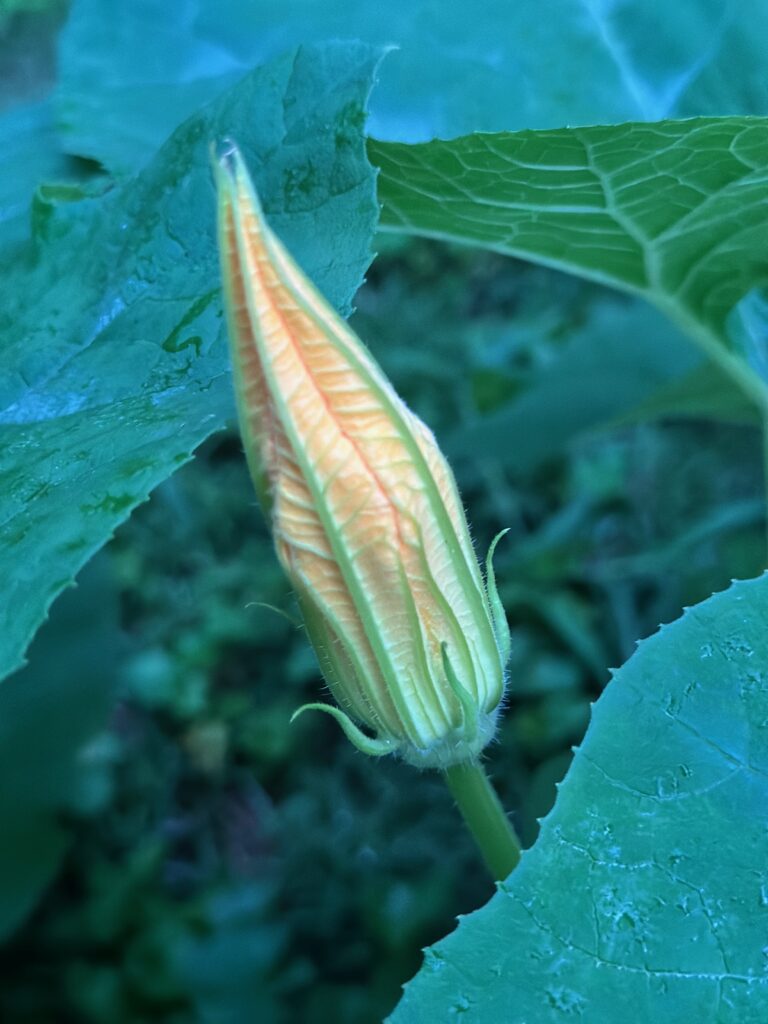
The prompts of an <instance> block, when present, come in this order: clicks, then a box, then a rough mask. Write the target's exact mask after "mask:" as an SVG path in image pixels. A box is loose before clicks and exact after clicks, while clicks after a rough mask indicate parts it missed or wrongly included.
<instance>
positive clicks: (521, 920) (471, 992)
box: [390, 576, 768, 1024]
mask: <svg viewBox="0 0 768 1024" xmlns="http://www.w3.org/2000/svg"><path fill="white" fill-rule="evenodd" d="M767 621H768V576H763V577H761V578H760V579H757V580H752V581H749V582H742V583H735V584H734V585H733V586H732V587H731V588H730V589H729V590H728V591H726V592H725V593H723V594H718V595H716V596H715V597H712V598H710V599H709V600H708V601H705V602H703V603H702V604H700V605H697V606H696V607H694V608H691V609H689V610H688V611H686V613H685V614H684V615H683V617H682V618H681V619H679V620H678V621H677V622H675V623H673V624H672V625H669V626H665V627H662V629H661V630H660V631H659V632H658V633H657V634H656V635H655V636H653V637H651V638H650V639H649V640H645V641H643V642H642V643H641V644H640V646H639V648H638V650H637V652H636V653H635V655H634V656H633V657H632V658H631V659H630V660H629V661H628V662H627V664H626V665H624V667H623V668H622V669H620V670H619V671H618V672H617V673H616V675H615V678H614V679H613V681H612V682H611V683H610V684H609V685H608V687H607V689H606V691H605V693H604V694H603V696H602V697H601V698H600V700H599V701H598V702H597V704H596V705H595V706H594V708H593V715H592V723H591V725H590V727H589V729H588V731H587V735H586V738H585V740H584V742H583V744H582V746H581V747H580V748H579V750H578V751H577V752H576V754H575V757H574V761H573V764H572V767H571V769H570V771H569V772H568V775H567V776H566V779H565V781H564V782H563V783H562V785H561V787H560V792H559V795H558V798H557V802H556V804H555V807H554V809H553V810H552V812H551V813H550V814H549V816H548V817H547V818H546V819H545V821H544V822H543V823H542V828H541V833H540V837H539V840H538V842H537V843H536V845H535V846H534V847H533V848H532V849H531V850H529V851H527V852H526V853H525V854H524V855H523V859H522V861H521V864H520V866H519V868H518V869H517V870H516V871H515V872H514V873H513V874H512V875H511V876H510V878H509V879H508V880H507V882H506V883H504V884H503V885H502V886H501V887H500V891H499V892H498V893H497V895H496V896H494V897H493V899H492V900H491V901H490V903H488V905H487V906H486V907H484V908H483V909H481V910H479V911H477V912H476V913H474V914H472V915H470V916H469V917H468V918H466V919H464V920H462V921H461V922H460V924H459V927H458V929H457V930H456V931H455V932H454V933H453V934H452V935H450V936H449V937H448V938H447V939H445V940H443V941H442V942H440V943H438V944H437V945H436V946H434V947H432V948H430V949H428V950H426V955H425V961H424V966H423V967H422V969H421V971H420V972H419V974H418V975H417V976H416V978H415V980H414V981H412V982H411V983H410V984H409V985H408V986H407V988H406V992H405V996H404V998H403V1000H402V1002H401V1003H400V1005H399V1007H398V1008H397V1010H396V1011H395V1013H394V1014H393V1016H392V1017H391V1018H390V1020H391V1022H392V1024H417V1022H418V1024H421V1022H422V1021H425V1020H450V1019H452V1017H453V1016H455V1015H460V1016H461V1019H462V1020H464V1021H466V1022H467V1024H473V1022H478V1024H481V1022H482V1024H485V1022H487V1021H497V1020H498V1021H510V1022H513V1021H514V1022H520V1024H522V1022H524V1021H535V1022H536V1024H556V1022H557V1024H560V1022H561V1021H562V1020H563V1019H566V1018H570V1017H573V1018H574V1019H579V1020H585V1021H589V1022H590V1024H614V1021H615V1020H616V1018H617V1013H618V1012H620V1013H623V1014H625V1015H627V1014H629V1019H631V1020H637V1021H651V1020H652V1021H655V1022H659V1024H689V1022H691V1021H697V1022H712V1024H760V1022H762V1021H764V1020H766V1018H768V974H767V973H766V967H765V944H766V942H765V936H766V933H767V929H768V873H767V872H766V856H765V854H766V826H765V822H766V817H767V816H768V673H767V672H766V670H765V665H766V663H767V662H768V640H766V637H767V636H768V631H767V630H766V623H767Z"/></svg>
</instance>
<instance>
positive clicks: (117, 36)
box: [57, 0, 768, 173]
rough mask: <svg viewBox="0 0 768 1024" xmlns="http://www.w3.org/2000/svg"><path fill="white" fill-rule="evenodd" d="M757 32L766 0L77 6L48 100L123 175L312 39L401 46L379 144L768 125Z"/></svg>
mask: <svg viewBox="0 0 768 1024" xmlns="http://www.w3.org/2000/svg"><path fill="white" fill-rule="evenodd" d="M661 18H663V23H664V31H663V33H660V32H659V30H658V26H659V21H660V19H661ZM767 33H768V8H766V6H765V4H764V3H762V0H740V2H739V3H738V4H735V3H731V4H727V5H724V4H723V3H722V2H721V0H678V3H676V4H675V5H674V7H673V8H671V9H670V7H669V5H662V4H661V3H660V2H659V0H622V2H621V3H608V2H605V0H546V2H545V3H543V4H542V3H519V4H503V3H491V2H487V0H486V2H483V3H479V4H471V5H467V4H463V5H462V4H442V5H437V4H435V2H434V0H392V2H390V3H388V4H386V5H383V4H381V3H378V2H375V0H327V2H325V3H322V4H319V3H316V2H315V0H294V2H293V3H291V4H289V5H282V6H281V7H280V8H279V9H278V8H275V7H274V6H273V5H270V4H254V3H252V2H250V0H176V2H175V3H173V4H168V3H167V2H164V0H143V2H142V3H136V2H135V0H74V2H73V4H72V12H71V15H70V18H69V22H68V24H67V26H66V28H65V31H64V34H63V36H62V42H61V49H60V61H59V63H60V75H61V83H60V87H59V89H58V93H57V100H58V104H59V111H60V121H61V128H62V135H63V138H64V139H65V142H66V145H67V147H68V148H69V150H70V151H72V152H75V153H78V154H80V155H87V156H91V157H94V158H95V159H98V160H101V161H102V162H103V163H104V164H105V165H106V166H107V167H108V168H109V169H110V170H111V171H113V172H118V173H120V172H122V173H124V172H127V171H130V170H132V169H135V168H137V167H140V166H142V165H143V164H144V163H145V162H146V160H147V158H148V156H149V155H150V154H151V153H152V152H153V151H154V149H155V148H156V147H157V146H158V145H159V144H160V143H161V142H162V141H163V140H164V139H165V137H166V136H167V135H168V133H169V132H170V131H171V129H172V128H173V127H175V125H176V124H178V122H179V120H180V119H181V118H182V117H184V116H187V115H188V114H190V113H192V111H193V110H195V109H196V108H197V106H199V104H200V103H201V102H203V100H204V99H205V98H207V97H211V96H215V95H216V94H217V93H218V92H220V91H221V90H223V89H224V88H226V87H227V86H228V85H230V84H231V82H232V81H233V80H234V78H236V77H237V75H238V74H241V73H242V72H243V71H244V70H245V69H246V68H247V67H249V66H250V65H251V64H253V63H255V62H257V61H263V60H265V59H268V58H270V57H272V56H273V55H274V54H276V53H280V52H282V51H283V50H285V49H287V48H288V47H290V46H295V45H296V44H297V43H303V42H306V41H308V40H313V39H314V40H322V39H339V38H341V39H347V38H356V39H361V40H365V41H366V42H369V43H374V44H376V45H387V44H388V45H394V46H395V47H396V52H395V53H393V54H392V56H391V57H390V58H389V60H387V62H386V64H385V66H384V68H383V72H382V77H381V82H380V85H379V87H378V88H377V90H376V95H375V97H374V102H373V109H372V120H371V128H372V133H373V134H374V135H376V136H377V137H378V138H386V139H393V140H401V141H408V142H415V141H422V140H425V139H430V138H432V137H434V136H441V137H449V136H454V135H460V134H463V133H466V132H470V131H478V130H480V131H517V130H520V129H524V128H555V127H560V126H561V125H564V124H571V125H574V124H595V123H601V124H606V123H611V122H619V121H630V120H648V121H658V120H661V119H663V118H670V117H687V116H691V115H699V114H719V113H730V114H768V53H767V52H766V48H765V46H764V45H763V39H764V38H765V36H766V34H767ZM425 53H428V54H429V59H428V60H425V57H424V55H425ZM542 55H545V59H542ZM574 83H577V86H576V87H575V85H574Z"/></svg>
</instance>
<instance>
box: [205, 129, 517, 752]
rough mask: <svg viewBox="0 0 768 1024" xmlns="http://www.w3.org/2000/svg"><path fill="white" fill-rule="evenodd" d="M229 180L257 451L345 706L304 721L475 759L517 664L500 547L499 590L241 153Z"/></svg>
mask: <svg viewBox="0 0 768 1024" xmlns="http://www.w3.org/2000/svg"><path fill="white" fill-rule="evenodd" d="M216 177H217V185H218V192H219V241H220V249H221V260H222V269H223V278H224V294H225V303H226V309H227V316H228V323H229V337H230V342H231V349H232V363H233V370H234V380H235V391H236V396H237V405H238V411H239V417H240V425H241V431H242V435H243V440H244V444H245V448H246V453H247V456H248V461H249V465H250V469H251V472H252V475H253V478H254V481H255V484H256V488H257V491H258V493H259V495H260V498H261V501H262V504H263V505H264V507H265V511H266V512H267V514H268V516H269V517H270V519H271V525H272V531H273V534H274V540H275V546H276V548H277V554H278V556H279V559H280V562H281V563H282V565H283V568H284V569H285V571H286V573H287V575H288V577H289V578H290V580H291V583H292V584H293V586H294V588H295V590H296V594H297V597H298V601H299V604H300V606H301V610H302V613H303V617H304V621H305V624H306V628H307V632H308V634H309V637H310V640H311V641H312V644H313V645H314V647H315V650H316V651H317V656H318V659H319V661H320V666H321V669H322V672H323V675H324V677H325V679H326V681H327V683H328V686H329V688H330V690H331V693H332V694H333V696H334V698H335V700H336V702H337V705H338V706H337V707H334V706H331V705H326V704H311V705H306V706H305V708H301V709H299V710H300V711H303V710H305V709H306V708H307V707H311V708H321V709H322V710H325V711H328V712H329V713H331V714H332V715H334V717H336V718H337V719H338V721H339V722H340V724H341V726H342V728H343V729H344V731H345V732H346V734H347V736H348V737H349V738H350V739H351V740H352V741H353V742H354V743H355V744H356V745H357V746H358V747H359V748H360V749H362V750H364V751H365V752H366V753H369V754H385V753H390V752H396V753H398V754H399V755H400V756H401V757H403V758H404V759H405V760H406V761H409V762H410V763H412V764H416V765H419V766H431V767H440V768H444V767H447V766H449V765H451V764H454V763H457V762H459V761H463V760H466V759H468V758H471V757H474V756H475V755H476V754H477V753H479V751H480V750H482V748H483V747H484V746H485V745H486V743H487V742H488V741H489V739H490V738H491V736H492V735H493V732H494V728H495V718H496V715H497V711H498V708H499V704H500V702H501V699H502V696H503V692H504V667H505V664H506V661H507V656H508V653H509V631H508V627H507V622H506V618H505V615H504V611H503V609H502V607H501V604H500V601H499V597H498V593H497V590H496V584H495V581H494V576H493V570H492V568H491V557H490V556H491V555H492V553H493V547H494V546H495V542H494V545H492V549H491V552H490V553H489V558H488V563H487V571H486V578H485V580H484V579H483V576H482V574H481V571H480V568H479V566H478V563H477V559H476V556H475V553H474V550H473V547H472V542H471V540H470V536H469V530H468V527H467V522H466V518H465V515H464V510H463V508H462V506H461V502H460V500H459V495H458V492H457V489H456V484H455V481H454V478H453V474H452V473H451V470H450V468H449V466H448V464H447V462H446V460H445V458H444V457H443V455H442V454H441V452H440V450H439V449H438V447H437V444H436V443H435V439H434V437H433V436H432V434H431V432H430V431H429V430H428V428H427V427H426V426H425V425H424V424H423V423H422V422H421V420H419V419H418V418H417V417H416V416H415V415H414V414H413V413H412V412H411V411H410V410H409V409H408V408H407V407H406V405H405V404H404V403H403V402H402V400H401V399H400V398H399V397H398V395H397V394H396V393H395V391H394V390H393V388H392V386H391V384H390V383H389V381H388V380H387V378H386V377H385V376H384V374H383V373H382V371H381V369H380V368H379V367H378V366H377V364H376V363H375V361H374V360H373V358H372V357H371V355H370V353H369V352H368V350H367V349H366V348H365V346H364V345H363V344H362V342H361V341H360V340H359V339H358V338H357V337H356V336H355V334H354V333H353V332H352V331H351V330H350V328H349V327H348V325H347V324H346V323H345V321H344V320H343V319H341V318H340V317H339V315H338V314H337V313H336V311H335V310H334V309H333V308H332V307H331V306H330V304H329V303H328V302H327V301H326V300H325V299H324V298H323V296H322V295H320V293H319V292H318V291H317V289H316V288H315V287H314V286H313V285H312V283H311V282H310V281H309V280H308V278H307V277H306V276H305V275H304V274H303V273H302V271H301V270H300V269H299V267H298V266H297V265H296V263H295V262H294V261H293V259H292V258H291V256H290V255H289V254H288V252H287V251H286V249H285V248H284V247H283V245H282V244H281V242H280V241H279V240H278V239H277V238H276V236H275V235H274V234H273V233H272V231H271V230H270V228H269V226H268V225H267V223H266V221H265V219H264V217H263V214H262V212H261V208H260V205H259V202H258V199H257V197H256V194H255V191H254V188H253V185H252V183H251V181H250V178H249V176H248V172H247V170H246V167H245V165H244V163H243V160H242V158H241V156H240V154H239V152H238V151H237V149H236V147H235V146H234V145H232V144H227V147H226V149H225V151H224V152H223V154H222V155H220V156H219V158H218V159H217V161H216ZM497 539H498V538H497ZM297 713H299V712H297ZM361 727H362V728H361Z"/></svg>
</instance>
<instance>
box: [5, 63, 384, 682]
mask: <svg viewBox="0 0 768 1024" xmlns="http://www.w3.org/2000/svg"><path fill="white" fill-rule="evenodd" d="M375 63H376V54H375V52H374V51H372V50H371V49H370V48H369V47H367V46H364V45H363V44H325V45H317V46H310V47H308V48H302V49H299V50H298V51H295V52H293V53H291V54H288V55H287V56H285V57H282V58H279V59H277V60H275V61H274V62H272V63H271V64H270V65H268V66H267V67H265V68H263V69H261V70H257V71H255V72H254V73H253V74H251V75H250V76H248V77H247V78H245V79H244V80H243V81H242V82H241V83H240V84H238V85H237V86H235V87H234V88H233V89H232V90H231V91H229V92H228V93H226V94H224V95H223V96H222V97H220V98H219V100H217V101H216V102H215V103H214V104H213V105H211V106H210V107H208V108H206V109H205V110H204V111H202V112H201V113H200V114H199V115H197V116H195V117H193V118H192V119H191V120H190V121H188V122H187V123H186V124H184V125H183V126H182V127H181V128H180V129H179V130H178V131H177V132H176V133H175V134H174V135H173V137H172V138H171V139H170V140H169V142H168V143H167V144H166V146H164V147H163V149H162V151H161V152H160V153H159V155H158V157H157V158H156V160H154V161H153V162H152V163H151V164H150V165H149V166H148V167H147V169H146V170H145V171H144V172H142V174H141V175H139V176H138V177H137V178H136V179H135V180H133V181H130V182H128V183H126V184H125V185H124V186H123V187H122V188H120V189H115V190H112V191H111V192H108V193H107V194H106V195H103V196H102V197H100V198H83V199H80V201H76V202H70V203H59V204H56V203H55V202H53V201H49V200H45V199H42V198H41V199H38V201H37V205H36V211H35V222H36V230H37V233H36V237H35V240H34V246H33V247H32V249H31V251H30V252H29V254H28V257H27V259H26V260H25V261H24V262H23V263H22V264H21V265H19V266H18V267H17V268H16V271H15V272H14V273H11V274H9V275H6V277H5V279H4V281H3V292H4V301H3V313H2V315H1V316H0V424H1V425H2V426H1V427H0V432H1V433H0V524H2V525H0V565H1V566H2V576H3V579H4V587H3V596H2V602H1V603H0V676H2V675H4V674H6V673H7V672H9V671H11V670H12V669H14V668H15V667H16V666H18V665H19V664H20V663H21V659H22V655H23V651H24V648H25V647H26V644H27V642H28V641H29V638H30V636H31V635H32V633H33V632H34V630H35V629H36V628H37V626H38V625H39V624H40V622H41V621H42V619H43V618H44V615H45V612H46V609H47V608H48V606H49V604H50V602H51V601H52V600H53V598H54V597H55V596H56V595H57V594H58V593H59V592H60V591H61V590H62V588H63V587H65V586H67V585H68V584H69V583H70V582H71V580H72V578H73V576H74V574H75V573H76V572H77V571H78V569H79V568H80V567H81V566H82V565H83V564H84V563H85V562H86V561H87V559H88V558H89V557H90V556H91V555H92V554H93V552H94V551H96V550H97V549H98V548H99V547H100V546H101V545H103V544H104V543H105V541H107V540H108V539H109V537H110V535H111V533H112V531H113V530H114V528H115V526H116V525H117V524H118V523H120V522H121V521H122V520H124V519H125V518H126V516H127V515H128V514H129V513H130V511H131V509H132V508H133V507H134V506H135V505H136V504H137V503H138V502H140V501H142V500H144V499H145V498H146V496H147V494H148V493H149V491H150V490H151V489H152V488H153V487H154V486H155V485H156V484H157V483H159V482H160V481H161V480H162V479H164V478H165V477H167V476H168V475H169V474H170V473H171V472H173V470H174V469H175V468H176V467H177V466H179V465H180V464H181V463H182V462H184V461H185V460H186V459H188V458H189V457H190V454H191V452H192V451H193V449H194V448H195V447H196V446H197V445H198V444H199V443H200V441H202V440H203V438H205V437H206V436H207V435H208V434H210V433H211V432H212V431H213V430H216V429H217V428H219V427H220V426H221V425H222V424H223V423H224V422H225V420H226V418H227V417H228V415H229V411H230V386H229V382H228V360H227V354H226V345H225V344H224V340H223V333H222V318H221V309H220V302H219V284H218V279H219V274H218V261H217V256H216V246H215V230H214V211H215V205H214V193H213V185H212V182H211V175H210V169H209V154H208V146H209V143H210V141H211V140H213V139H216V138H218V137H221V136H222V135H225V134H232V135H233V136H234V137H236V138H237V139H238V141H239V143H240V145H241V147H242V148H243V151H244V153H245V155H246V158H247V160H248V162H249V164H250V165H251V168H252V169H253V172H254V174H255V176H256V179H257V181H258V185H259V188H260V190H261V193H262V195H263V198H264V203H265V208H266V210H267V212H268V214H269V215H270V217H271V219H272V222H273V224H274V225H275V227H276V229H277V230H278V232H279V233H280V235H281V236H282V237H283V238H284V239H285V241H286V242H287V244H288V246H289V247H290V248H291V249H292V250H293V251H294V252H295V253H296V254H297V256H298V258H299V259H300V260H301V262H302V263H303V265H304V266H305V268H306V269H307V271H308V272H309V273H310V274H311V276H312V277H313V278H314V279H315V281H316V282H317V284H318V285H319V286H320V288H321V289H322V290H323V291H324V292H325V293H326V294H327V295H328V296H329V297H330V298H331V300H332V301H333V302H334V303H335V304H336V305H337V306H338V307H339V308H340V309H341V310H342V311H344V312H348V310H349V303H350V299H351V296H352V294H353V293H354V291H355V289H356V287H357V286H358V284H359V283H360V280H361V277H362V275H363V273H364V271H365V268H366V266H367V264H368V262H369V259H370V255H369V249H368V247H369V243H370V239H371V236H372V233H373V230H374V225H375V219H376V212H377V210H376V204H375V196H374V186H373V172H372V170H371V168H370V166H369V164H368V163H367V161H366V159H365V153H364V147H363V141H362V135H361V131H362V124H363V119H364V103H365V98H366V96H367V93H368V90H369V88H370V83H371V77H372V74H373V68H374V66H375ZM168 526H169V532H172V529H173V528H172V524H170V523H169V524H168Z"/></svg>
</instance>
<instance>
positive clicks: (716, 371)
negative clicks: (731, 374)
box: [618, 362, 760, 424]
mask: <svg viewBox="0 0 768 1024" xmlns="http://www.w3.org/2000/svg"><path fill="white" fill-rule="evenodd" d="M664 417H674V418H680V417H689V418H691V419H714V420H722V421H723V422H726V423H754V424H756V423H759V421H760V418H759V416H758V414H757V410H756V408H755V405H754V403H753V402H750V401H748V399H747V398H746V396H745V394H744V392H743V390H742V389H740V388H738V387H737V386H736V384H735V383H734V382H733V381H732V380H731V379H730V378H728V377H726V376H725V375H724V374H723V371H722V370H721V369H720V368H719V367H718V366H717V365H716V364H715V363H712V362H704V363H702V364H701V365H700V366H697V367H696V368H695V369H693V370H691V372H690V373H688V374H686V375H685V376H684V377H681V378H679V379H678V380H674V381H672V382H671V383H669V384H666V385H664V386H663V387H661V388H659V390H658V391H656V392H655V393H654V394H652V395H650V396H649V397H648V398H647V399H645V400H643V401H642V402H640V403H639V404H638V405H637V406H636V407H635V408H634V409H631V410H629V411H628V412H626V413H624V414H623V415H621V416H620V417H619V421H618V422H620V423H638V422H642V421H644V420H654V419H663V418H664Z"/></svg>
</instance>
